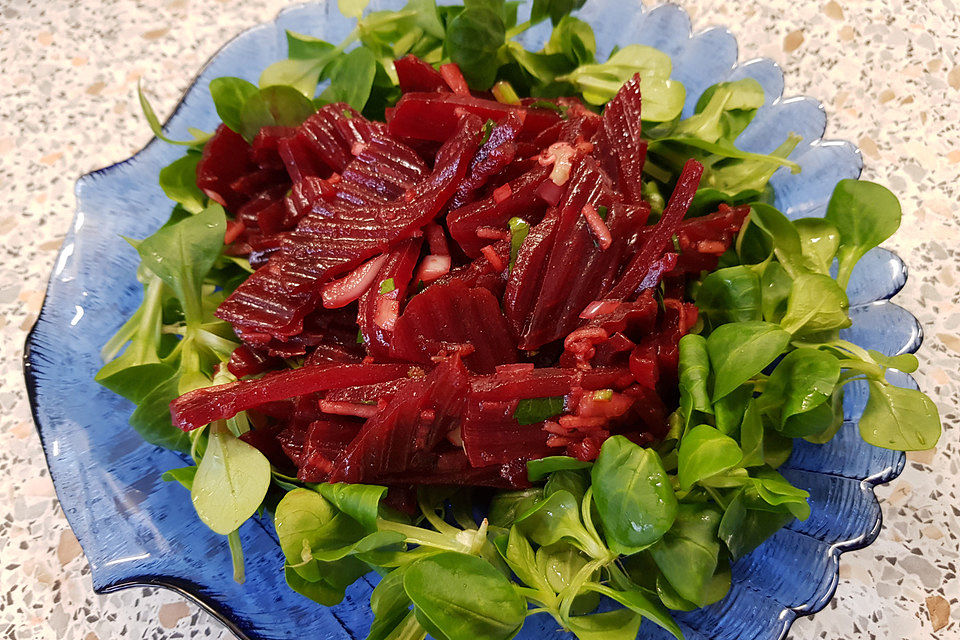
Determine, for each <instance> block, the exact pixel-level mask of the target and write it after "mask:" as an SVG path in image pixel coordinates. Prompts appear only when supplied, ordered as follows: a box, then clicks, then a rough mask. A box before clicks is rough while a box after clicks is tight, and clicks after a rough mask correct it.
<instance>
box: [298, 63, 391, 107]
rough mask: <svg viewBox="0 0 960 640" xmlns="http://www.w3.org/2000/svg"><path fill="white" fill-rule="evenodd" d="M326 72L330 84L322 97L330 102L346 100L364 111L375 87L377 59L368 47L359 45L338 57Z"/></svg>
mask: <svg viewBox="0 0 960 640" xmlns="http://www.w3.org/2000/svg"><path fill="white" fill-rule="evenodd" d="M325 73H326V75H328V76H329V78H330V86H329V87H327V88H326V90H324V92H323V94H322V97H323V98H324V99H325V100H327V101H329V102H345V103H347V104H348V105H350V106H351V107H353V108H354V109H356V110H357V111H363V107H364V106H365V105H366V104H367V100H369V99H370V92H371V90H372V89H373V80H374V77H375V76H376V73H377V59H376V58H375V57H374V55H373V53H371V52H370V50H369V49H367V48H366V47H357V48H356V49H354V50H353V51H351V52H350V53H348V54H346V55H345V56H342V57H341V58H338V59H336V60H335V61H334V62H333V63H332V64H331V65H330V66H329V67H328V68H327V71H326V72H325ZM311 113H312V111H311ZM308 115H309V114H308Z"/></svg>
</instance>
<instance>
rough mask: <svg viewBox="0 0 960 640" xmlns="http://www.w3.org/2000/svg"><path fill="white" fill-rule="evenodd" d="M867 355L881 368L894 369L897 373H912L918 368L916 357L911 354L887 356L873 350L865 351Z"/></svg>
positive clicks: (918, 363)
mask: <svg viewBox="0 0 960 640" xmlns="http://www.w3.org/2000/svg"><path fill="white" fill-rule="evenodd" d="M867 353H869V354H870V357H871V358H873V359H874V360H875V361H876V363H877V364H879V365H880V366H881V367H887V368H888V369H896V370H897V371H903V372H904V373H913V372H914V371H916V370H917V367H919V366H920V361H919V360H917V356H915V355H913V354H912V353H901V354H900V355H898V356H888V355H885V354H882V353H880V352H879V351H875V350H873V349H867Z"/></svg>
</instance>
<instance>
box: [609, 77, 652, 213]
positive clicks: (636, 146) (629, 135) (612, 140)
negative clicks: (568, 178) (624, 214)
mask: <svg viewBox="0 0 960 640" xmlns="http://www.w3.org/2000/svg"><path fill="white" fill-rule="evenodd" d="M640 84H641V83H640V74H636V75H634V76H633V78H631V79H630V80H628V81H627V82H626V83H625V84H624V85H623V86H622V87H620V90H619V91H618V92H617V95H616V96H614V98H613V100H611V101H610V102H609V103H607V106H606V107H605V108H604V110H603V128H602V129H603V138H602V140H603V148H604V149H605V150H607V151H608V152H609V153H610V155H611V156H612V157H613V159H614V162H613V163H612V164H613V166H614V167H615V169H616V172H615V173H613V176H614V178H615V180H616V185H617V188H618V189H619V190H620V192H621V193H623V194H624V196H626V198H627V200H628V201H630V202H641V201H642V199H643V198H642V196H641V193H640V188H641V186H642V184H643V163H644V161H645V160H646V157H647V142H646V140H643V139H641V137H640V129H641V121H640V102H641V101H640V89H641V87H640Z"/></svg>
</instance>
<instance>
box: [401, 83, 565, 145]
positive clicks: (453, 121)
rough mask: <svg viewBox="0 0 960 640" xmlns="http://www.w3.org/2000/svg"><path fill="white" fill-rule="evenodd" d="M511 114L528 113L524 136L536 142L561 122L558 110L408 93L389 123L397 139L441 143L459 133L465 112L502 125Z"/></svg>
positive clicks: (465, 97) (480, 99) (525, 116)
mask: <svg viewBox="0 0 960 640" xmlns="http://www.w3.org/2000/svg"><path fill="white" fill-rule="evenodd" d="M511 111H518V112H521V113H523V114H524V116H523V128H522V130H521V135H522V137H523V138H525V139H533V138H534V137H536V136H537V134H539V133H540V132H541V131H543V130H544V129H547V128H549V127H550V126H551V125H553V124H555V123H557V122H559V120H560V116H558V115H557V114H556V113H555V112H554V111H549V110H546V109H527V108H525V107H518V106H514V105H508V104H502V103H500V102H496V101H494V100H484V99H483V98H475V97H473V96H465V95H451V94H439V93H407V94H404V95H403V97H401V98H400V101H399V102H397V106H396V107H394V109H393V111H390V112H388V113H387V124H388V126H389V127H390V132H391V133H392V134H393V135H395V136H400V137H404V138H416V139H420V140H436V141H441V140H447V139H449V138H450V136H451V135H453V133H454V132H455V131H456V129H457V121H458V120H459V118H460V117H461V116H460V114H461V113H464V112H466V113H471V114H473V115H475V116H477V117H478V118H480V122H481V123H483V122H485V121H486V120H493V121H494V122H499V121H501V120H503V119H504V118H506V117H507V115H508V114H509V113H510V112H511Z"/></svg>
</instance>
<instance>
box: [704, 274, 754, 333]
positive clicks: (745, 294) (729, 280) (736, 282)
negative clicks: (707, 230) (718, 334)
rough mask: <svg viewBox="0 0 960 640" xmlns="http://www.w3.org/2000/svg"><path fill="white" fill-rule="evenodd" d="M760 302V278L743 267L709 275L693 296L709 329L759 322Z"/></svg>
mask: <svg viewBox="0 0 960 640" xmlns="http://www.w3.org/2000/svg"><path fill="white" fill-rule="evenodd" d="M761 299H762V294H761V289H760V278H759V277H758V276H757V274H756V272H755V271H754V270H753V269H750V268H749V267H744V266H736V267H727V268H726V269H718V270H717V271H714V272H712V273H710V274H709V275H708V276H707V277H706V278H704V279H703V281H702V282H701V284H700V288H699V289H698V290H697V295H696V302H697V308H698V309H699V310H700V314H701V315H703V317H704V318H705V319H706V321H707V322H708V326H709V327H716V326H719V325H721V324H726V323H728V322H748V321H751V320H760V319H761V318H760V315H761V314H760V308H761Z"/></svg>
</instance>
